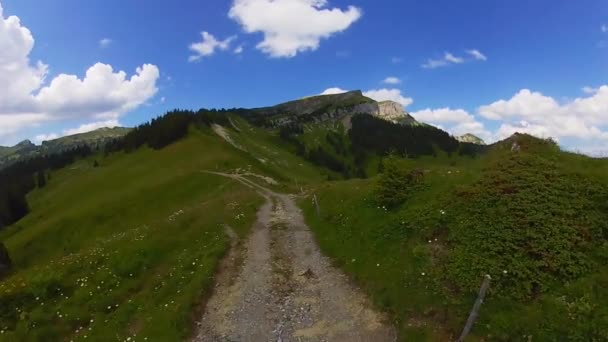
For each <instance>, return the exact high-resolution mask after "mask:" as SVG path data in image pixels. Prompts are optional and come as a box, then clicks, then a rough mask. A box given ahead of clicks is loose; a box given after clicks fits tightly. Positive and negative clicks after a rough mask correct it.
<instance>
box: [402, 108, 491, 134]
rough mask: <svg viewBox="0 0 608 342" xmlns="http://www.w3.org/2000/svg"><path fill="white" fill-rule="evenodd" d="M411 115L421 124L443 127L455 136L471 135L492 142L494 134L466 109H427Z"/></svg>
mask: <svg viewBox="0 0 608 342" xmlns="http://www.w3.org/2000/svg"><path fill="white" fill-rule="evenodd" d="M411 115H412V116H413V117H414V118H416V120H418V121H420V122H424V123H428V124H431V125H433V126H437V127H441V129H443V130H445V131H447V132H449V133H451V134H453V135H455V136H459V135H464V134H467V133H471V134H474V135H476V136H478V137H480V138H482V139H483V140H485V141H490V140H492V134H491V133H490V132H489V131H488V130H487V129H486V128H485V127H484V124H483V123H482V122H480V121H478V120H477V119H476V118H475V116H473V115H472V114H469V113H468V112H467V111H466V110H464V109H451V108H438V109H431V108H427V109H423V110H420V111H417V112H413V113H411Z"/></svg>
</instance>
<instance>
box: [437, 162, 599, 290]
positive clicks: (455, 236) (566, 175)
mask: <svg viewBox="0 0 608 342" xmlns="http://www.w3.org/2000/svg"><path fill="white" fill-rule="evenodd" d="M607 194H608V191H607V189H606V187H605V186H604V185H603V184H601V183H599V182H596V181H593V180H591V179H589V178H586V177H583V176H582V175H579V174H575V173H572V172H570V171H568V170H566V169H565V168H564V167H563V166H562V164H559V163H556V162H555V160H554V159H552V158H551V157H550V155H548V156H547V155H546V154H538V153H534V154H532V153H511V154H509V155H507V156H505V158H500V159H497V160H496V161H494V162H493V163H491V164H490V166H489V167H488V168H487V169H486V170H485V172H484V177H483V179H481V180H480V181H479V182H477V183H476V184H474V185H472V186H469V187H465V188H462V189H461V190H460V191H458V192H457V194H456V196H457V199H456V200H453V201H452V203H453V206H454V207H455V208H452V209H451V210H450V212H451V213H454V217H453V220H452V225H451V227H450V243H451V245H452V246H453V249H452V252H451V253H450V258H449V259H450V260H449V261H448V266H447V276H448V278H449V279H450V280H451V281H452V282H454V283H455V284H457V285H458V286H459V287H460V288H461V289H463V290H465V291H471V292H473V291H476V289H477V287H478V286H479V279H480V278H481V276H482V275H484V274H486V273H487V274H490V275H492V277H493V279H494V280H493V290H494V291H495V292H497V293H498V294H499V295H502V296H509V297H512V298H517V299H520V300H525V299H530V298H536V297H537V296H538V295H540V294H541V293H544V292H546V291H547V290H549V289H550V288H551V287H552V286H553V285H554V284H555V283H558V282H564V281H568V280H573V279H577V278H579V277H580V276H582V275H585V274H587V273H589V271H590V270H591V269H592V268H593V267H594V266H595V261H594V260H593V258H592V257H591V255H592V254H593V253H590V252H592V251H596V252H595V253H596V254H599V253H601V252H600V249H601V246H602V244H603V241H605V236H606V232H608V228H607V222H608V213H607V212H606V211H605V210H603V209H602V208H601V207H600V206H601V205H603V204H602V203H605V199H606V196H607ZM602 199H603V200H602Z"/></svg>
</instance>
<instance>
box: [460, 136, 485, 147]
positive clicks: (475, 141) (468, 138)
mask: <svg viewBox="0 0 608 342" xmlns="http://www.w3.org/2000/svg"><path fill="white" fill-rule="evenodd" d="M456 140H458V141H460V142H463V143H469V144H475V145H485V144H486V143H485V141H483V139H481V138H480V137H478V136H476V135H473V134H471V133H467V134H465V135H461V136H459V137H456Z"/></svg>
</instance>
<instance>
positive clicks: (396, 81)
mask: <svg viewBox="0 0 608 342" xmlns="http://www.w3.org/2000/svg"><path fill="white" fill-rule="evenodd" d="M382 82H383V83H386V84H399V83H401V80H400V79H399V78H397V77H394V76H390V77H387V78H385V79H384V81H382Z"/></svg>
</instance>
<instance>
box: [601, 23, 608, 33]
mask: <svg viewBox="0 0 608 342" xmlns="http://www.w3.org/2000/svg"><path fill="white" fill-rule="evenodd" d="M600 30H602V32H603V33H608V25H606V24H604V25H602V26H601V27H600Z"/></svg>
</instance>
